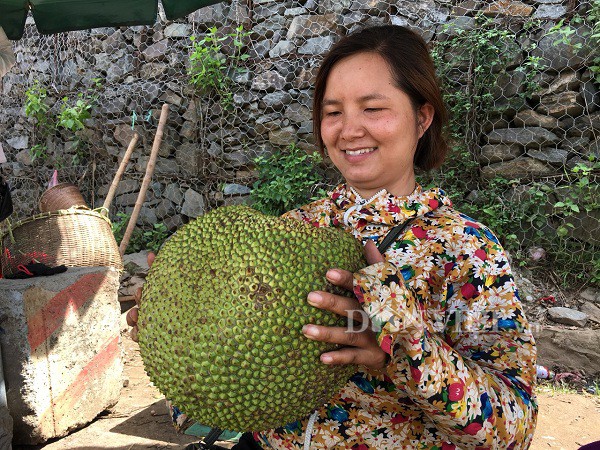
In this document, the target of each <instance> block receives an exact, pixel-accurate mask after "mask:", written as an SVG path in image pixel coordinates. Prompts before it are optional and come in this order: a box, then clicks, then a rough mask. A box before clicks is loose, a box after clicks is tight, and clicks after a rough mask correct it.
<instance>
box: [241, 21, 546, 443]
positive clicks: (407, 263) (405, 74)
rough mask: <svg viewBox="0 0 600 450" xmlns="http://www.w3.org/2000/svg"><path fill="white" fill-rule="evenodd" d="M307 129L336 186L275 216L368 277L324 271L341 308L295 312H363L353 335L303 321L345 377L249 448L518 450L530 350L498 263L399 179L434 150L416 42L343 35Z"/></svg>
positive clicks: (529, 393) (474, 231) (456, 221)
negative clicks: (356, 255) (337, 175)
mask: <svg viewBox="0 0 600 450" xmlns="http://www.w3.org/2000/svg"><path fill="white" fill-rule="evenodd" d="M313 119H314V122H313V123H314V127H315V135H316V138H317V143H318V145H319V147H320V149H321V150H322V151H324V152H327V154H328V155H329V157H330V158H331V161H332V162H333V163H334V164H335V166H336V167H337V168H338V169H339V170H340V172H341V174H342V175H343V177H344V179H345V183H344V184H341V185H340V186H338V187H337V188H336V189H335V190H334V191H333V192H332V194H331V195H330V196H329V197H328V198H325V199H323V200H319V201H316V202H314V203H311V204H309V205H307V206H305V207H302V208H299V209H298V210H295V211H291V212H289V213H287V215H288V216H290V217H294V218H296V219H298V220H304V221H306V222H309V223H311V224H313V225H315V226H333V227H339V228H342V229H344V230H346V231H348V232H349V233H352V234H353V235H354V236H355V237H357V238H358V239H360V240H361V241H362V242H363V244H365V252H366V255H367V261H368V263H369V265H368V266H367V267H366V268H364V269H362V270H360V271H359V272H358V273H355V274H352V273H349V272H346V271H342V270H336V269H332V270H330V271H329V272H328V274H327V276H328V278H329V280H330V281H331V282H332V283H334V284H337V285H339V286H343V287H345V288H347V289H351V290H353V291H354V293H355V294H356V298H355V299H350V298H345V297H341V296H336V295H333V294H329V293H326V292H311V293H310V294H309V295H308V299H307V301H308V302H309V303H311V304H312V305H314V306H315V307H319V308H323V309H328V310H331V311H334V312H336V313H338V314H340V315H344V316H351V317H353V318H356V317H357V313H360V312H363V311H364V313H366V316H367V317H366V318H365V320H364V323H363V325H364V324H366V323H367V322H368V325H369V326H361V327H360V328H359V329H358V330H347V329H345V328H328V327H321V326H316V325H312V324H307V325H305V326H304V328H303V332H304V334H305V335H306V337H307V338H309V339H315V340H321V341H327V342H335V343H339V344H341V345H342V348H341V349H340V350H338V351H334V352H329V353H326V354H323V355H322V356H321V361H322V362H323V363H324V364H349V363H354V364H358V365H359V368H360V372H358V373H357V374H355V375H354V376H353V377H352V378H351V380H350V381H349V383H348V384H347V385H346V387H344V388H343V389H342V390H341V391H340V392H339V393H338V394H337V395H336V396H335V397H334V398H332V399H331V401H330V402H329V403H328V404H327V405H325V406H323V407H322V408H320V409H319V410H318V411H316V412H315V413H314V414H313V415H312V416H311V417H310V418H304V419H303V420H300V421H298V422H296V423H293V424H289V425H287V426H285V427H282V428H279V429H275V430H269V431H267V432H264V433H255V434H254V439H255V440H256V441H257V442H259V443H260V444H261V445H262V447H263V448H274V449H291V448H303V447H304V448H306V447H309V448H311V449H321V448H339V449H400V448H402V449H408V448H419V449H451V448H469V449H477V448H481V449H483V448H511V449H525V448H527V447H528V446H529V443H530V441H531V438H532V435H533V429H534V426H535V419H536V413H537V406H536V404H535V398H534V395H533V383H534V376H535V344H534V341H533V337H532V334H531V331H530V328H529V325H528V323H527V321H526V319H525V317H524V314H523V310H522V307H521V304H520V301H519V298H518V294H517V290H516V287H515V283H514V280H513V278H512V275H511V272H510V267H509V264H508V261H507V258H506V255H505V253H504V251H503V249H502V248H501V246H500V244H499V243H498V240H497V239H496V238H495V237H494V235H493V234H492V233H491V232H490V231H489V230H488V229H487V228H486V227H484V226H483V225H481V224H479V223H477V222H475V221H474V220H472V219H470V218H469V217H466V216H464V215H463V214H460V213H459V212H457V211H456V210H454V209H453V208H452V205H451V202H450V200H449V198H448V197H446V195H445V194H444V192H443V191H441V190H440V189H431V190H423V189H422V188H421V187H420V186H419V185H417V184H416V182H415V167H419V168H421V169H423V170H428V169H432V168H434V167H438V166H439V165H440V164H441V163H442V161H443V159H444V157H445V154H446V151H447V147H446V143H445V141H444V139H443V136H442V128H443V127H444V124H445V120H446V114H445V110H444V106H443V102H442V98H441V95H440V92H439V89H438V86H437V84H436V78H435V72H434V67H433V62H432V60H431V58H430V56H429V54H428V51H427V47H426V44H425V42H424V41H423V40H422V39H421V38H420V37H419V36H418V35H417V34H415V33H413V32H411V31H410V30H408V29H406V28H402V27H397V26H383V27H375V28H369V29H365V30H362V31H360V32H358V33H356V34H353V35H350V36H347V37H345V38H343V39H342V40H341V41H340V42H338V43H337V44H336V45H335V46H334V47H333V48H332V49H331V51H330V52H329V53H328V55H327V56H326V57H325V59H324V61H323V63H322V65H321V68H320V71H319V74H318V75H317V80H316V85H315V93H314V111H313ZM392 232H393V233H399V234H398V236H397V238H395V239H393V242H392V243H391V245H390V246H389V247H387V249H385V248H383V245H382V244H383V243H384V241H385V240H386V236H388V235H389V234H390V233H392ZM389 240H390V239H389V238H388V241H389ZM387 243H388V242H386V243H385V244H386V245H387ZM377 246H379V249H378V248H377ZM380 251H381V252H382V253H383V255H382V254H381V253H380ZM367 319H368V320H367ZM244 445H247V444H240V445H239V447H235V448H240V449H241V448H249V447H248V446H244Z"/></svg>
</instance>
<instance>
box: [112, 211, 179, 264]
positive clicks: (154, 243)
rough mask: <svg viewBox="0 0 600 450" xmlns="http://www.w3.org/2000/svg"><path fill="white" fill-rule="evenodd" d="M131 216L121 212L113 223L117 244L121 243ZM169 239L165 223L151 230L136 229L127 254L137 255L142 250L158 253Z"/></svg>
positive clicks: (155, 225) (154, 226)
mask: <svg viewBox="0 0 600 450" xmlns="http://www.w3.org/2000/svg"><path fill="white" fill-rule="evenodd" d="M130 218H131V214H126V213H123V212H119V213H117V215H116V219H115V220H113V222H112V232H113V235H114V237H115V240H116V241H117V242H119V243H120V242H121V240H122V239H123V235H124V234H125V230H126V229H127V224H128V223H129V219H130ZM168 237H169V231H168V230H167V227H166V226H165V224H164V223H155V224H154V225H153V226H152V228H151V229H146V230H143V229H141V228H134V229H133V233H132V234H131V238H130V239H129V243H128V244H127V248H126V249H125V253H126V254H128V253H137V252H140V251H142V250H150V251H152V252H155V253H156V252H158V250H159V249H160V247H161V245H162V244H163V242H165V240H166V239H167V238H168Z"/></svg>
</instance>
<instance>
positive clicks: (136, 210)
mask: <svg viewBox="0 0 600 450" xmlns="http://www.w3.org/2000/svg"><path fill="white" fill-rule="evenodd" d="M168 115H169V105H168V104H167V103H165V104H164V105H163V106H162V110H161V112H160V119H159V121H158V127H157V129H156V136H154V142H153V143H152V151H151V152H150V159H148V164H147V165H146V173H145V174H144V180H143V181H142V187H141V188H140V192H139V194H138V197H137V200H136V202H135V206H134V207H133V212H132V213H131V217H130V218H129V222H128V223H127V229H126V230H125V234H124V235H123V239H122V240H121V244H120V245H119V253H121V256H123V255H124V254H125V249H127V244H129V240H130V239H131V235H132V234H133V229H134V228H135V225H136V223H137V218H138V216H139V215H140V210H141V209H142V205H143V204H144V200H145V199H146V191H147V190H148V186H150V180H151V179H152V175H153V174H154V168H155V166H156V158H157V157H158V150H159V149H160V144H161V142H162V138H163V135H164V129H165V123H166V122H167V116H168Z"/></svg>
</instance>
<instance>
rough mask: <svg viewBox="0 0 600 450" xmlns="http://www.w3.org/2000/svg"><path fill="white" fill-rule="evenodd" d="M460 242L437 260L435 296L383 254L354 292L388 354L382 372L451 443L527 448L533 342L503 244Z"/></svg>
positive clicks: (358, 279)
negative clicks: (447, 258) (411, 283)
mask: <svg viewBox="0 0 600 450" xmlns="http://www.w3.org/2000/svg"><path fill="white" fill-rule="evenodd" d="M468 241H469V243H468V245H467V246H466V248H464V250H463V251H462V253H461V254H460V255H459V256H458V257H457V258H456V260H455V261H454V262H451V263H450V262H448V263H446V264H445V265H444V271H445V273H444V274H443V275H444V276H443V277H441V278H440V280H438V281H439V285H438V292H437V295H438V298H437V299H435V300H434V299H432V298H428V294H427V292H426V291H425V290H424V289H419V290H418V292H415V290H413V289H411V288H409V287H407V285H406V283H405V282H404V277H403V275H402V269H403V268H402V267H397V266H396V265H394V264H393V263H391V262H381V263H377V264H374V265H371V266H369V267H367V268H365V269H363V270H361V271H359V272H358V273H357V274H355V293H356V294H357V297H358V299H359V301H360V302H361V303H362V305H363V308H364V310H365V311H366V312H367V314H368V315H369V317H370V319H371V321H372V323H373V324H374V326H375V329H376V335H377V341H378V343H379V345H380V346H381V348H382V349H383V350H384V351H385V352H386V353H388V354H389V355H390V363H389V364H388V366H387V372H388V375H389V376H390V377H391V379H392V380H393V382H394V383H395V384H396V386H398V387H400V388H401V389H403V390H405V391H406V392H407V393H408V395H409V396H410V397H411V399H412V400H413V401H414V402H415V403H416V404H418V405H419V406H420V407H421V408H422V409H423V411H424V412H425V413H426V414H427V415H428V416H429V417H430V418H431V419H432V420H434V421H435V422H436V423H437V424H438V426H439V428H440V429H441V430H443V431H444V432H445V433H446V434H447V435H448V437H449V439H450V440H451V441H452V442H453V443H454V444H455V445H457V446H460V447H461V448H478V447H480V448H527V446H528V442H529V441H530V439H531V435H532V432H533V428H534V425H535V419H536V413H537V406H536V404H535V399H534V398H533V395H532V390H533V382H534V376H535V344H534V341H533V337H532V334H531V331H530V329H529V325H528V323H527V321H526V319H525V317H524V315H523V311H522V308H521V304H520V301H519V299H518V296H517V292H516V288H515V285H514V281H513V279H512V276H511V274H510V269H509V267H508V262H507V260H506V256H505V254H504V252H503V250H502V248H501V247H500V246H499V245H498V244H497V243H494V242H492V241H489V240H486V239H485V238H484V237H481V236H480V237H478V238H474V237H473V238H472V237H469V239H468ZM429 283H431V284H434V285H435V283H436V280H433V279H431V280H427V284H429ZM432 305H433V306H432ZM431 307H433V308H435V309H437V310H435V311H432V310H428V308H431ZM425 318H428V319H430V320H428V321H426V320H424V319H425ZM432 324H435V325H432ZM511 446H512V447H511Z"/></svg>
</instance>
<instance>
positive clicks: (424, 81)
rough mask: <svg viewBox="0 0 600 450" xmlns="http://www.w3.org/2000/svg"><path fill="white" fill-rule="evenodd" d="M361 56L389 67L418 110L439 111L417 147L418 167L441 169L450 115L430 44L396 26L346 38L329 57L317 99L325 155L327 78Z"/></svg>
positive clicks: (319, 78)
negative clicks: (372, 55) (342, 63)
mask: <svg viewBox="0 0 600 450" xmlns="http://www.w3.org/2000/svg"><path fill="white" fill-rule="evenodd" d="M358 53H375V54H378V55H379V56H381V57H382V58H383V59H384V60H385V61H386V62H387V64H388V66H389V68H390V71H391V73H392V77H393V78H394V81H395V83H396V87H398V88H399V89H400V90H401V91H403V92H404V93H405V94H406V95H408V96H409V98H410V99H411V102H412V104H413V106H414V107H415V109H417V108H419V107H420V106H422V105H424V104H425V103H430V104H431V105H432V106H433V108H434V111H435V114H434V117H433V122H432V123H431V126H430V127H429V128H428V129H427V131H426V132H425V134H424V135H423V136H422V137H421V139H420V140H419V143H418V144H417V150H416V152H415V158H414V164H415V166H416V167H418V168H420V169H423V170H429V169H433V168H436V167H439V166H440V165H441V164H442V163H443V162H444V158H445V157H446V153H447V151H448V144H447V142H446V139H445V136H444V127H445V125H446V121H447V120H448V119H447V116H448V114H447V112H446V107H445V105H444V101H443V98H442V94H441V92H440V88H439V85H438V83H437V78H436V74H435V67H434V64H433V60H432V58H431V55H430V54H429V50H428V49H427V44H426V43H425V41H424V40H423V38H421V36H419V35H418V34H417V33H415V32H413V31H411V30H409V29H408V28H404V27H401V26H396V25H384V26H377V27H371V28H365V29H362V30H360V31H358V32H356V33H353V34H350V35H348V36H345V37H343V38H342V39H341V40H340V41H339V42H337V43H336V44H335V45H334V46H333V47H332V48H331V50H330V51H329V52H328V53H327V55H326V56H325V58H324V59H323V62H322V63H321V66H320V68H319V72H318V73H317V77H316V81H315V91H314V97H313V132H314V134H315V137H316V140H317V146H318V148H319V150H320V151H321V153H323V152H324V150H325V146H324V143H323V138H322V136H321V115H322V105H323V96H324V95H325V87H326V84H327V78H328V77H329V74H330V73H331V70H332V68H333V66H335V64H336V63H337V62H338V61H340V60H342V59H344V58H347V57H349V56H352V55H355V54H358Z"/></svg>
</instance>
